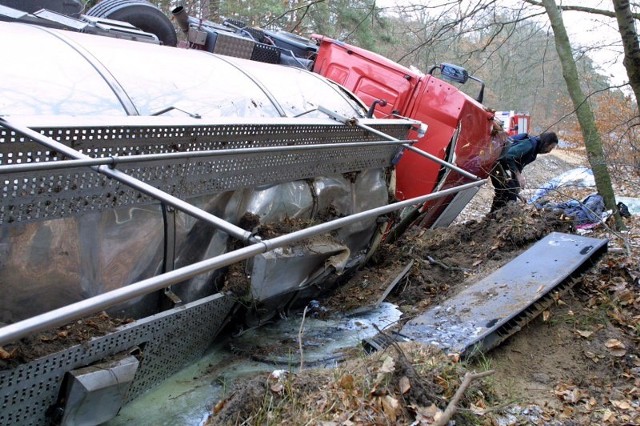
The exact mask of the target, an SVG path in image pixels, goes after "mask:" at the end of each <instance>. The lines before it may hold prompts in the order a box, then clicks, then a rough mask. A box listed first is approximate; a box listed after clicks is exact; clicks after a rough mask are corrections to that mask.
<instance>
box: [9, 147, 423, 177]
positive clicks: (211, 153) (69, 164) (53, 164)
mask: <svg viewBox="0 0 640 426" xmlns="http://www.w3.org/2000/svg"><path fill="white" fill-rule="evenodd" d="M408 142H411V141H409V140H398V141H371V142H352V143H335V144H327V143H324V144H316V145H297V146H264V147H255V148H234V149H224V150H206V151H187V152H165V153H161V154H140V155H129V156H123V157H119V156H113V157H103V158H90V157H87V159H80V158H79V159H76V160H61V161H45V162H39V163H22V164H7V165H4V166H0V175H2V174H9V173H20V172H32V171H42V170H56V169H66V168H73V167H83V166H99V165H108V166H115V165H118V164H126V163H138V162H145V161H162V160H175V159H180V158H185V159H186V158H203V157H204V158H206V157H221V156H226V155H238V154H263V153H270V152H288V151H310V150H315V149H325V148H332V149H333V148H353V147H363V146H388V145H403V144H405V143H408Z"/></svg>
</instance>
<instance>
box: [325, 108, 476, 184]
mask: <svg viewBox="0 0 640 426" xmlns="http://www.w3.org/2000/svg"><path fill="white" fill-rule="evenodd" d="M318 111H320V112H323V113H324V114H327V115H328V116H329V117H331V118H333V119H334V120H336V121H339V122H341V123H344V124H355V125H356V126H358V127H360V128H361V129H365V130H368V131H369V132H371V133H373V134H375V135H378V136H380V137H383V138H385V139H387V140H390V141H398V139H396V138H394V137H393V136H389V135H387V134H386V133H384V132H381V131H379V130H376V129H374V128H373V127H369V126H367V125H366V124H362V123H360V122H359V121H358V119H357V118H348V117H344V116H342V115H340V114H336V113H335V112H333V111H331V110H328V109H326V108H324V107H322V106H320V107H318ZM403 146H404V147H405V148H407V149H409V150H410V151H413V152H415V153H416V154H419V155H422V156H423V157H426V158H428V159H429V160H432V161H435V162H436V163H438V164H440V165H441V166H443V167H447V168H449V169H451V170H454V171H456V172H458V173H460V174H461V175H462V176H464V177H468V178H469V179H473V180H476V181H477V180H480V178H479V177H478V176H476V175H474V174H473V173H469V172H468V171H466V170H464V169H461V168H460V167H458V166H456V165H455V164H451V163H448V162H446V161H444V160H442V159H440V158H438V157H436V156H435V155H433V154H429V153H428V152H425V151H423V150H421V149H418V148H416V147H414V146H411V145H409V144H403Z"/></svg>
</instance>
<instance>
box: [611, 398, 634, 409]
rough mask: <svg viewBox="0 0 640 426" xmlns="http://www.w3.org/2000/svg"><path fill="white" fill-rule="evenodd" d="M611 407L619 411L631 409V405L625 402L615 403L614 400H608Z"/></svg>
mask: <svg viewBox="0 0 640 426" xmlns="http://www.w3.org/2000/svg"><path fill="white" fill-rule="evenodd" d="M610 402H611V405H613V406H614V407H616V408H619V409H620V410H630V409H631V404H629V402H627V401H616V400H614V399H612V400H610Z"/></svg>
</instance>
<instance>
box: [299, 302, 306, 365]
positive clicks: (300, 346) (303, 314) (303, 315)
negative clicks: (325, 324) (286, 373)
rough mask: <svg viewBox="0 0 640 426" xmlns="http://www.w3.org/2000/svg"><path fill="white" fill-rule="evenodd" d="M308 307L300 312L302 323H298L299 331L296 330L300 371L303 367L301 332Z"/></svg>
mask: <svg viewBox="0 0 640 426" xmlns="http://www.w3.org/2000/svg"><path fill="white" fill-rule="evenodd" d="M308 307H309V305H307V306H305V307H304V312H302V322H301V323H300V330H298V347H299V348H300V371H302V368H303V367H304V353H303V352H302V332H303V331H304V319H305V318H306V317H307V308H308Z"/></svg>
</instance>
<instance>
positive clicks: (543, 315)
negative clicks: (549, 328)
mask: <svg viewBox="0 0 640 426" xmlns="http://www.w3.org/2000/svg"><path fill="white" fill-rule="evenodd" d="M550 316H551V312H549V311H544V312H543V313H542V321H544V322H547V321H548V320H549V317H550Z"/></svg>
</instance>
